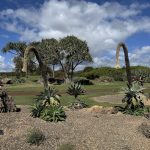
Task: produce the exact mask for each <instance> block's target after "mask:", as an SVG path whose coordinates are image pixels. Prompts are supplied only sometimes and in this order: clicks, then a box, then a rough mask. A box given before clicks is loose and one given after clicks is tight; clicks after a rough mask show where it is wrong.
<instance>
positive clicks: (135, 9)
mask: <svg viewBox="0 0 150 150" xmlns="http://www.w3.org/2000/svg"><path fill="white" fill-rule="evenodd" d="M149 7H150V4H138V3H134V4H131V5H130V6H126V5H121V4H119V3H111V2H106V3H104V4H102V5H99V4H96V3H93V2H86V1H73V2H72V1H57V0H49V1H46V2H45V3H44V4H43V5H41V7H40V8H39V9H36V8H33V7H32V8H28V9H24V8H20V9H16V10H12V9H7V10H3V11H1V12H0V18H1V20H2V23H1V25H0V27H2V28H5V29H6V30H8V31H13V32H16V33H18V34H20V39H21V40H25V41H30V40H31V41H32V40H40V39H42V38H52V37H54V38H57V39H58V38H61V37H64V36H66V35H72V34H73V35H76V36H78V37H79V38H81V39H83V40H86V41H87V43H88V45H89V47H90V50H91V51H90V52H91V54H92V55H93V57H94V62H95V66H97V65H111V66H112V65H114V63H115V61H114V60H113V59H114V57H115V55H114V53H115V48H116V45H117V43H118V42H120V41H124V40H125V39H127V38H128V37H129V36H131V35H133V34H134V33H136V32H139V31H145V32H150V23H149V22H150V18H149V17H143V16H141V13H142V11H143V10H144V9H146V8H149ZM8 20H9V21H8ZM143 51H144V50H143ZM139 55H140V56H142V55H143V54H139ZM112 58H113V59H112ZM140 58H141V57H139V59H140ZM142 61H143V62H142ZM137 63H139V64H141V63H142V64H143V63H144V64H146V63H149V62H148V60H147V62H145V60H142V59H140V61H137V60H135V63H133V64H137ZM149 65H150V64H149Z"/></svg>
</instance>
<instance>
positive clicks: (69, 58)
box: [55, 36, 92, 82]
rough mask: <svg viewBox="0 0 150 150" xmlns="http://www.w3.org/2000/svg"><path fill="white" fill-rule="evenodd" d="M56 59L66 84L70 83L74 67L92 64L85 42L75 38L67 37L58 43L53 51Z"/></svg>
mask: <svg viewBox="0 0 150 150" xmlns="http://www.w3.org/2000/svg"><path fill="white" fill-rule="evenodd" d="M55 52H56V54H55V55H56V57H57V59H58V62H59V64H60V66H61V67H62V70H63V72H64V77H65V81H66V82H70V81H72V78H73V74H74V71H75V69H76V67H77V66H78V65H80V64H82V63H85V62H92V57H91V55H90V53H89V48H88V45H87V43H86V41H82V40H81V39H79V38H77V37H75V36H67V37H64V38H62V39H61V40H60V41H59V48H58V49H57V50H56V51H55Z"/></svg>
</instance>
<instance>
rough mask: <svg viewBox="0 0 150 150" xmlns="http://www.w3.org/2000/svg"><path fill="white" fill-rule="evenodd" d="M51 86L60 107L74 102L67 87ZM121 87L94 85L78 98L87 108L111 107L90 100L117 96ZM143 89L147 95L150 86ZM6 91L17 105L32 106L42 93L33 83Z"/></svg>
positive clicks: (115, 85) (38, 85)
mask: <svg viewBox="0 0 150 150" xmlns="http://www.w3.org/2000/svg"><path fill="white" fill-rule="evenodd" d="M35 78H37V77H32V78H31V77H30V80H34V79H35ZM52 86H54V87H55V88H56V89H57V90H58V91H59V93H60V94H61V103H62V105H69V104H70V103H71V102H72V101H73V100H74V98H73V96H70V95H68V94H67V93H66V91H67V88H68V86H69V85H66V84H62V85H52ZM122 87H126V84H125V82H112V83H99V84H97V83H96V84H94V85H89V86H83V88H84V89H85V90H86V94H85V95H82V96H79V98H80V99H81V100H83V101H85V102H86V103H87V104H88V105H89V106H92V105H98V104H100V105H103V106H112V105H114V104H111V103H108V102H101V103H99V102H95V101H94V100H92V97H98V96H103V95H111V94H117V93H119V92H120V91H121V88H122ZM145 87H147V89H146V90H145V93H148V92H149V90H150V84H148V83H147V84H145ZM7 90H8V92H9V94H10V95H12V96H13V98H14V100H15V102H16V104H17V105H33V103H34V100H33V99H34V98H35V97H36V95H38V94H39V93H40V92H42V91H43V85H40V84H37V83H34V82H27V83H24V84H14V85H8V86H7ZM120 101H121V100H120Z"/></svg>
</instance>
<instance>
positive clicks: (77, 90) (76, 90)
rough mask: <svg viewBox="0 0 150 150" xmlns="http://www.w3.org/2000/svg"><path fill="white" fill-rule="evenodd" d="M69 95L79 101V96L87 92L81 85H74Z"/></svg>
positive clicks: (70, 88)
mask: <svg viewBox="0 0 150 150" xmlns="http://www.w3.org/2000/svg"><path fill="white" fill-rule="evenodd" d="M67 93H68V94H69V95H73V96H74V97H75V99H77V97H78V95H83V94H84V93H85V90H83V89H82V87H81V84H79V83H74V84H71V85H70V87H69V88H68V91H67Z"/></svg>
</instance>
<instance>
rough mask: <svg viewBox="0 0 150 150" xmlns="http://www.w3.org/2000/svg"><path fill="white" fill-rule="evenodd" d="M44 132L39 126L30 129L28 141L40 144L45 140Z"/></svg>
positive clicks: (32, 143)
mask: <svg viewBox="0 0 150 150" xmlns="http://www.w3.org/2000/svg"><path fill="white" fill-rule="evenodd" d="M45 139H46V138H45V135H44V134H43V132H42V131H41V130H39V129H37V128H33V129H30V130H29V131H28V134H27V137H26V141H27V143H29V144H31V145H37V146H38V145H40V144H41V143H42V142H43V141H44V140H45Z"/></svg>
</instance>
